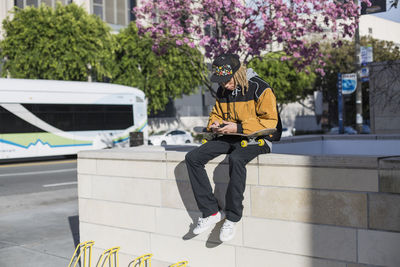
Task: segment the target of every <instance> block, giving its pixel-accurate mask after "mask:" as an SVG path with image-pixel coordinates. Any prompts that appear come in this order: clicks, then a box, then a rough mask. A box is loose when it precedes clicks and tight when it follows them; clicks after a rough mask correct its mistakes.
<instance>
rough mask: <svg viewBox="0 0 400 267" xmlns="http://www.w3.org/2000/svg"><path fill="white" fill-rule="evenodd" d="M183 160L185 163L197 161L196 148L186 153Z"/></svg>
mask: <svg viewBox="0 0 400 267" xmlns="http://www.w3.org/2000/svg"><path fill="white" fill-rule="evenodd" d="M185 161H186V162H187V163H195V162H197V161H199V153H197V151H196V149H194V150H192V151H189V152H188V153H186V155H185Z"/></svg>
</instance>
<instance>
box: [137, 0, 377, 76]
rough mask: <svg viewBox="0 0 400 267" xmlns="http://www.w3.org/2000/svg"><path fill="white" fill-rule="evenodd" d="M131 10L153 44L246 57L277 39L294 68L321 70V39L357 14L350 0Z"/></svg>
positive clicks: (334, 38) (234, 0)
mask: <svg viewBox="0 0 400 267" xmlns="http://www.w3.org/2000/svg"><path fill="white" fill-rule="evenodd" d="M362 1H363V2H367V4H370V3H369V1H368V0H362ZM134 11H135V13H136V16H137V26H138V28H139V31H140V32H141V33H142V34H144V33H147V34H149V35H150V36H151V37H152V38H153V40H154V47H153V48H154V49H156V50H157V49H159V48H160V44H161V40H165V38H167V39H168V40H170V42H169V43H170V44H173V45H176V46H180V45H182V44H188V45H189V46H191V47H197V48H199V49H200V50H201V51H203V52H204V55H205V57H206V58H209V59H212V58H214V57H215V56H216V55H218V54H220V53H223V52H232V53H237V54H239V55H240V56H241V58H242V59H243V61H244V62H249V61H250V60H251V59H252V58H254V57H258V56H260V54H261V53H263V52H265V51H268V49H269V48H270V46H272V45H275V46H276V45H279V46H280V47H282V50H283V51H284V52H285V53H286V54H287V55H288V57H282V60H286V59H288V58H290V59H291V60H293V62H294V65H295V66H296V67H297V68H299V69H301V68H304V67H305V66H309V65H311V64H315V65H316V66H318V67H316V71H317V72H320V73H323V66H324V62H323V57H322V54H321V52H320V45H319V44H320V42H321V40H323V39H328V38H329V40H330V42H332V45H333V46H338V45H339V46H340V45H341V40H342V39H343V38H345V37H352V36H353V34H354V32H355V28H356V27H357V22H358V19H359V7H358V6H356V5H355V4H354V1H352V0H348V1H346V0H290V1H289V0H143V1H142V2H141V5H140V7H138V8H136V9H135V10H134ZM316 34H317V36H318V38H310V37H312V36H315V35H316ZM163 43H165V42H163Z"/></svg>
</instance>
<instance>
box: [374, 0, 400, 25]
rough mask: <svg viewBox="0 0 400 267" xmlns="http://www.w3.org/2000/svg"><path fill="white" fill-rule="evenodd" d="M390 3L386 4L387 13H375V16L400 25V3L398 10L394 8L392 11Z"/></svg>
mask: <svg viewBox="0 0 400 267" xmlns="http://www.w3.org/2000/svg"><path fill="white" fill-rule="evenodd" d="M389 8H390V3H389V0H387V3H386V9H387V11H386V12H381V13H375V14H373V15H374V16H377V17H380V18H383V19H388V20H392V21H396V22H399V23H400V3H399V5H398V6H397V8H394V7H392V8H391V9H390V10H389Z"/></svg>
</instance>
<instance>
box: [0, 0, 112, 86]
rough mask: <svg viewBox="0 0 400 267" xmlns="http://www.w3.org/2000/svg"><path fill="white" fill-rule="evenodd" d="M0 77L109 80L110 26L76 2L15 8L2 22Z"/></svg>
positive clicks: (110, 56) (110, 55)
mask: <svg viewBox="0 0 400 267" xmlns="http://www.w3.org/2000/svg"><path fill="white" fill-rule="evenodd" d="M3 29H4V31H5V35H4V40H3V41H2V42H1V43H0V50H1V57H3V58H6V59H7V60H6V62H5V64H4V66H3V72H2V76H6V75H7V71H8V72H9V74H10V75H11V77H12V78H31V79H53V80H79V81H84V80H87V79H88V73H89V67H88V66H89V64H90V66H91V74H92V75H94V76H95V77H98V78H99V79H101V77H104V76H110V74H111V72H110V69H111V62H112V61H111V58H112V49H113V40H112V39H113V37H112V35H111V33H110V29H109V27H108V26H107V25H106V24H105V23H104V22H103V21H102V20H101V19H100V18H99V17H98V16H95V15H89V14H87V12H86V11H85V10H84V9H83V8H82V7H78V6H77V5H76V4H70V5H66V6H63V5H61V4H57V7H56V8H55V9H53V8H51V7H48V6H46V5H41V6H40V7H39V8H34V7H27V8H25V9H18V8H16V9H15V10H14V17H13V18H12V19H11V18H10V17H8V18H7V19H5V20H4V21H3Z"/></svg>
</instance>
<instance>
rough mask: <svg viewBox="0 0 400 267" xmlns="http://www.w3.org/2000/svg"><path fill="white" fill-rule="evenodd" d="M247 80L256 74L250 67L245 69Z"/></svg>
mask: <svg viewBox="0 0 400 267" xmlns="http://www.w3.org/2000/svg"><path fill="white" fill-rule="evenodd" d="M246 75H247V80H250V79H251V78H253V77H255V76H258V74H257V72H255V71H254V70H253V69H252V68H248V69H247V73H246Z"/></svg>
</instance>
